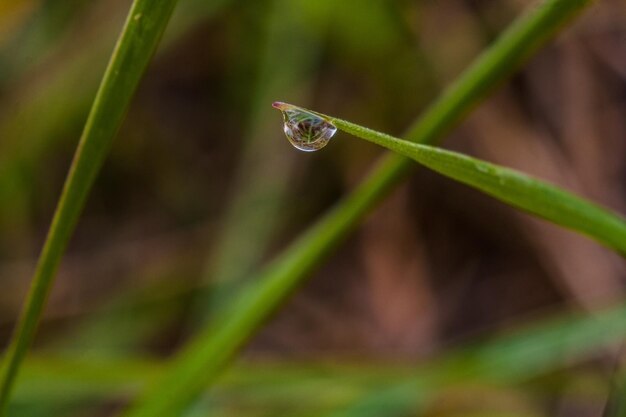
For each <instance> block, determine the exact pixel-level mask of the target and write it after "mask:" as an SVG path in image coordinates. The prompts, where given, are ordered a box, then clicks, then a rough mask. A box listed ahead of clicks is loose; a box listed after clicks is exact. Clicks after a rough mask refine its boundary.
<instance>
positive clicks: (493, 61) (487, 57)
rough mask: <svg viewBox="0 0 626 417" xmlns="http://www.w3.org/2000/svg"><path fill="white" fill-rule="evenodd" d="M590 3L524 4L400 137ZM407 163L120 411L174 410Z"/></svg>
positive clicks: (450, 114)
mask: <svg viewBox="0 0 626 417" xmlns="http://www.w3.org/2000/svg"><path fill="white" fill-rule="evenodd" d="M590 3H591V0H549V1H543V2H541V3H540V4H539V5H538V6H535V7H531V9H530V11H529V13H527V14H525V15H524V16H522V17H521V18H520V19H518V20H517V21H516V22H514V23H513V25H512V26H511V27H510V28H509V29H508V30H507V31H506V32H505V33H504V34H503V35H502V36H501V37H500V38H499V40H498V41H496V43H495V44H494V45H493V46H492V47H490V48H489V49H488V50H487V51H486V52H484V53H483V54H482V55H481V56H480V57H479V58H478V59H477V60H476V61H475V62H474V64H473V65H472V66H471V67H470V68H469V69H468V70H467V71H466V72H465V73H463V74H462V75H461V76H460V77H459V78H458V79H457V81H456V82H455V83H454V84H453V85H452V86H451V87H450V88H449V89H448V90H447V92H445V93H444V94H443V95H442V96H441V98H440V99H439V100H438V101H437V102H435V103H434V104H433V106H432V107H430V109H429V110H428V111H426V113H425V114H424V116H423V117H422V118H421V119H420V120H419V121H418V122H417V124H416V125H415V127H413V128H412V129H411V130H410V132H409V134H408V135H407V138H408V139H410V140H412V141H414V142H422V143H432V142H434V141H435V140H437V139H439V138H440V137H441V135H442V134H444V133H445V132H446V131H448V130H450V129H452V127H454V125H455V124H457V123H458V122H459V121H460V120H461V119H462V117H463V115H464V114H466V113H467V112H469V110H470V109H471V108H472V107H473V106H475V105H476V104H477V103H478V102H479V101H480V100H481V99H482V98H484V97H485V96H486V95H487V93H488V92H489V91H490V90H491V89H492V88H494V87H495V86H496V85H497V84H498V83H500V82H501V81H502V80H503V79H504V78H505V77H506V76H507V75H508V74H510V73H511V72H512V71H513V70H514V69H515V68H516V67H517V66H518V65H519V64H520V63H521V62H522V61H523V60H524V59H525V58H526V57H528V55H530V53H531V52H532V51H534V50H535V49H536V48H537V47H538V46H539V45H540V44H541V43H542V42H544V41H545V40H546V39H548V38H549V37H550V36H551V35H552V34H554V33H555V32H556V31H557V30H558V29H559V28H560V27H561V26H563V25H564V24H565V23H566V22H567V21H568V20H569V19H571V18H572V17H573V16H574V15H575V14H576V13H577V12H579V11H581V10H582V9H583V8H584V6H586V5H588V4H590ZM410 167H411V162H410V160H408V159H406V158H403V157H398V156H397V155H395V156H391V157H388V158H385V159H384V160H383V161H382V163H381V164H380V165H379V166H378V167H377V168H376V169H375V171H374V172H373V173H372V174H371V175H370V176H368V177H367V178H366V179H365V180H364V181H363V182H362V184H361V185H360V186H359V187H358V188H357V189H356V190H355V191H354V192H353V193H352V194H351V195H349V196H348V197H347V198H346V199H345V200H344V201H343V202H342V203H341V204H340V205H339V206H338V207H336V208H335V209H334V210H333V211H331V212H330V213H329V214H328V215H327V216H325V217H324V218H323V219H321V220H320V221H319V222H318V223H317V224H315V225H314V226H313V227H312V228H311V229H309V230H308V231H307V232H306V233H305V234H304V235H302V236H301V237H300V238H299V239H298V240H297V241H296V242H295V243H294V244H293V245H292V246H291V247H290V248H289V249H287V250H286V252H284V253H283V255H282V256H281V257H280V258H278V259H277V260H275V261H274V262H273V263H272V264H270V265H269V267H268V268H267V269H266V270H265V271H264V273H261V274H260V276H259V277H258V278H257V279H256V280H254V281H253V282H254V284H252V286H251V287H250V288H249V290H248V291H245V292H244V293H243V294H242V295H241V297H240V298H239V299H238V300H237V302H236V303H235V304H234V305H233V306H232V308H231V309H229V310H228V313H227V314H224V315H223V316H221V317H220V318H219V319H218V320H215V322H214V323H215V327H213V326H211V325H209V326H207V327H206V328H205V329H204V330H203V331H201V332H200V334H199V335H198V336H196V337H195V338H194V340H192V341H191V343H189V345H188V346H186V347H185V348H184V349H183V350H182V351H181V352H180V353H179V354H178V356H177V357H176V358H175V359H174V360H173V362H172V363H171V365H170V367H169V369H168V370H167V372H166V374H165V376H164V377H163V378H162V379H161V380H159V381H157V383H156V384H155V386H154V387H152V389H150V390H148V392H147V393H146V394H145V395H143V396H142V397H140V398H139V399H138V401H137V403H136V404H134V405H133V406H132V407H131V409H130V410H129V411H128V413H126V414H125V415H126V416H132V417H157V416H163V415H177V414H179V413H180V411H181V410H183V409H184V408H185V407H186V406H187V405H188V404H189V403H190V402H191V401H193V399H194V398H195V397H196V396H197V395H198V394H199V393H200V392H201V391H202V390H203V389H205V387H206V386H207V385H209V384H211V383H213V382H214V381H215V379H216V377H217V376H218V375H219V373H220V372H221V371H222V369H223V368H224V367H225V366H226V365H227V363H228V362H229V361H230V359H231V358H232V357H233V356H234V354H235V353H236V351H237V350H238V349H239V348H240V347H241V346H242V345H243V344H244V343H245V341H246V340H248V339H249V338H250V337H252V335H253V334H254V332H255V331H256V330H257V329H258V327H259V326H260V325H261V324H262V323H263V322H264V321H265V320H266V319H267V318H268V316H269V315H270V313H271V312H272V311H274V310H275V309H276V308H277V307H278V306H279V304H280V303H281V302H282V301H283V300H284V299H285V298H286V297H287V296H288V295H289V293H290V292H291V291H292V290H293V289H294V288H295V287H296V286H297V285H298V284H299V283H300V282H301V281H302V280H303V279H304V277H305V276H306V275H307V274H308V273H309V272H311V270H312V269H313V268H314V267H315V266H317V265H319V263H320V261H321V259H322V258H323V257H324V256H325V255H326V254H328V253H329V252H330V250H331V249H332V247H333V246H334V245H336V244H337V243H339V241H340V240H341V239H342V238H343V237H344V236H345V235H346V234H347V233H348V232H350V231H351V230H352V229H353V228H354V227H355V226H356V225H357V223H358V222H359V220H360V219H361V218H362V217H363V216H364V215H365V213H367V211H368V210H369V209H370V208H371V207H373V206H374V205H375V204H376V202H378V201H379V200H380V199H381V198H382V197H384V195H385V194H386V192H388V191H389V190H390V189H391V188H392V187H393V185H394V184H396V183H397V182H398V181H399V180H400V179H401V178H402V176H403V174H404V173H405V172H406V171H407V169H408V168H410Z"/></svg>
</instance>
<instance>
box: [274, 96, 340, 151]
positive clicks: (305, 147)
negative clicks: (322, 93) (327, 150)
mask: <svg viewBox="0 0 626 417" xmlns="http://www.w3.org/2000/svg"><path fill="white" fill-rule="evenodd" d="M272 107H274V108H276V109H278V110H280V111H281V112H282V113H283V120H284V125H283V130H284V131H285V135H286V136H287V139H289V142H291V144H292V145H293V146H294V147H295V148H296V149H299V150H301V151H305V152H313V151H317V150H319V149H322V148H323V147H324V146H326V144H327V143H328V141H329V140H330V138H332V137H333V136H334V135H335V133H336V132H337V128H336V127H335V125H333V124H332V123H331V122H330V121H329V120H327V119H326V118H324V117H322V116H320V115H317V114H315V113H312V112H310V111H306V110H303V109H301V108H299V107H296V106H292V105H291V104H287V103H281V102H280V101H277V102H275V103H274V104H272Z"/></svg>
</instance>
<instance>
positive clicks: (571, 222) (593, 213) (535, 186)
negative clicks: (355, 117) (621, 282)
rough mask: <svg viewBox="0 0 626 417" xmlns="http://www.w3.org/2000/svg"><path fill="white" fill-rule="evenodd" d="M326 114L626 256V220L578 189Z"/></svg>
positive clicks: (336, 122)
mask: <svg viewBox="0 0 626 417" xmlns="http://www.w3.org/2000/svg"><path fill="white" fill-rule="evenodd" d="M306 111H309V110H306ZM323 116H324V117H326V118H327V119H328V120H329V121H331V122H332V123H333V124H334V125H335V126H337V128H338V129H339V130H343V131H344V132H346V133H349V134H351V135H354V136H357V137H359V138H361V139H365V140H368V141H370V142H373V143H376V144H377V145H380V146H383V147H385V148H387V149H389V150H391V151H394V152H397V153H399V154H400V155H403V156H405V157H407V158H411V159H413V160H414V161H416V162H418V163H420V164H421V165H424V166H425V167H427V168H430V169H431V170H433V171H436V172H438V173H440V174H442V175H444V176H446V177H449V178H452V179H454V180H456V181H459V182H461V183H463V184H466V185H469V186H470V187H473V188H476V189H478V190H480V191H483V192H484V193H486V194H488V195H490V196H492V197H495V198H496V199H498V200H500V201H503V202H505V203H507V204H509V205H511V206H514V207H517V208H519V209H522V210H524V211H526V212H528V213H531V214H534V215H536V216H539V217H542V218H544V219H546V220H548V221H550V222H552V223H555V224H558V225H561V226H564V227H567V228H568V229H572V230H575V231H577V232H580V233H583V234H586V235H587V236H590V237H592V238H594V239H595V240H597V241H598V242H600V243H602V244H604V245H606V246H608V247H609V248H611V249H614V250H616V251H618V252H620V253H621V254H623V255H626V220H624V219H623V218H622V217H620V216H618V215H617V214H614V213H611V212H610V211H608V210H606V209H604V208H601V207H599V206H597V205H595V204H593V203H591V202H589V201H587V200H584V199H582V198H580V197H578V196H576V195H574V194H572V193H569V192H567V191H565V190H562V189H560V188H558V187H556V186H554V185H551V184H548V183H546V182H542V181H540V180H538V179H535V178H533V177H530V176H528V175H525V174H522V173H521V172H518V171H515V170H513V169H509V168H504V167H501V166H498V165H495V164H492V163H489V162H485V161H482V160H479V159H476V158H472V157H469V156H467V155H463V154H459V153H456V152H452V151H448V150H445V149H440V148H435V147H432V146H426V145H421V144H417V143H413V142H409V141H406V140H402V139H398V138H395V137H393V136H390V135H387V134H385V133H381V132H377V131H375V130H372V129H368V128H366V127H363V126H359V125H357V124H354V123H351V122H347V121H345V120H341V119H337V118H334V117H331V116H325V115H323Z"/></svg>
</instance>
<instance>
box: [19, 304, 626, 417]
mask: <svg viewBox="0 0 626 417" xmlns="http://www.w3.org/2000/svg"><path fill="white" fill-rule="evenodd" d="M516 328H517V329H516V330H514V331H512V332H507V334H502V335H498V336H494V337H492V338H490V339H488V340H482V341H481V342H471V343H466V344H465V343H464V344H461V345H459V346H457V347H456V348H453V349H452V350H450V351H447V352H446V353H444V354H442V355H440V356H438V357H436V358H434V359H431V360H430V361H429V362H428V363H427V364H422V365H417V366H407V365H406V364H404V365H403V364H401V363H394V364H384V363H378V364H371V363H368V364H365V363H364V364H358V363H355V364H350V365H346V364H340V365H337V364H335V363H271V362H270V363H267V362H262V363H248V364H246V363H244V364H241V365H238V366H235V367H233V368H232V369H231V370H229V371H228V372H227V373H226V374H225V375H224V378H222V379H221V380H220V382H219V383H218V384H217V385H216V387H215V389H216V391H215V392H214V395H211V396H208V397H209V399H213V398H217V399H220V400H219V402H222V401H223V399H226V405H228V404H229V403H232V404H233V405H235V406H244V407H246V406H248V407H249V405H248V404H250V403H256V404H258V399H259V398H262V399H263V403H264V404H272V403H273V400H280V399H281V398H282V399H288V401H289V402H290V403H292V404H297V406H298V408H299V409H312V410H313V409H316V407H320V406H321V407H322V409H326V410H330V409H335V408H336V407H341V406H343V407H345V406H346V405H349V404H351V403H352V402H355V400H356V401H358V405H357V404H355V405H354V407H352V406H349V407H348V408H344V409H343V410H342V411H341V412H338V413H337V414H335V413H333V414H332V415H333V416H334V417H338V416H340V415H341V416H348V415H355V416H358V415H367V413H365V412H363V410H364V409H365V410H371V411H374V410H377V411H379V412H383V413H382V414H383V415H390V414H391V412H392V411H393V410H397V411H398V412H399V414H400V415H406V414H407V413H408V411H409V410H411V409H413V408H414V407H415V406H416V405H417V400H418V397H419V398H423V399H424V400H425V401H428V400H429V399H430V398H432V397H431V395H432V394H434V393H436V392H437V391H439V390H440V389H442V388H445V387H446V386H449V385H454V384H456V383H459V382H462V383H472V382H479V383H485V382H486V383H494V382H495V383H501V384H518V383H523V382H524V381H527V380H528V379H530V378H536V377H538V376H541V375H546V374H550V373H553V372H554V371H555V370H557V369H561V368H563V367H566V366H569V365H571V364H574V363H578V362H580V361H581V360H583V359H585V358H589V357H590V355H592V354H594V353H595V354H598V353H601V352H602V349H605V348H608V347H611V346H614V345H616V344H617V343H619V342H620V341H621V340H623V334H624V333H625V332H626V305H625V304H623V303H622V304H619V305H616V306H613V307H610V308H606V309H602V310H599V311H596V312H594V313H593V314H587V313H582V312H567V313H564V314H563V313H559V314H557V315H554V316H546V317H541V318H540V319H539V320H537V321H536V322H534V323H527V324H521V325H519V326H516ZM481 339H482V338H481ZM163 370H164V369H163V366H162V364H161V362H156V361H151V360H146V359H139V358H131V357H129V358H102V357H101V358H97V359H96V358H88V359H86V358H80V357H76V356H74V355H72V356H66V355H62V356H55V355H50V354H47V355H45V356H44V355H37V356H30V357H28V358H27V360H26V361H25V363H24V368H23V371H22V372H21V373H20V377H19V380H18V383H17V389H16V391H15V396H14V398H13V401H14V402H16V403H22V404H23V403H29V402H33V401H40V402H44V403H45V402H46V401H54V400H60V399H62V398H63V397H66V398H67V397H68V393H71V395H70V397H71V398H72V399H76V398H79V399H80V398H90V399H91V400H92V401H93V400H94V399H98V398H100V399H105V398H109V399H110V398H111V397H114V396H128V395H131V394H133V393H135V392H137V391H141V390H144V389H145V387H146V386H148V384H149V381H151V380H154V379H155V378H157V377H158V376H159V374H160V373H161V372H162V371H163ZM619 376H620V377H623V375H622V374H620V375H619ZM390 398H393V400H394V401H393V402H391V403H390V401H389V399H390ZM359 400H363V401H364V402H361V401H359ZM366 405H369V407H366ZM370 407H371V408H370ZM357 410H360V412H362V413H363V414H359V413H357ZM211 411H213V410H211ZM207 413H208V412H207ZM317 415H319V414H317Z"/></svg>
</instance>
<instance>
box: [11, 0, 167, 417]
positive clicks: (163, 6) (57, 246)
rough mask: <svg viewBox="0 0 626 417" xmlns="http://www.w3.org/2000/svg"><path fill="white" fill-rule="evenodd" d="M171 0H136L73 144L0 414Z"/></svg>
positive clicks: (17, 332)
mask: <svg viewBox="0 0 626 417" xmlns="http://www.w3.org/2000/svg"><path fill="white" fill-rule="evenodd" d="M175 4H176V0H164V1H160V2H152V1H150V0H135V2H134V3H133V5H132V7H131V9H130V12H129V14H128V17H127V19H126V23H125V26H124V29H123V30H122V34H121V35H120V38H119V40H118V43H117V45H116V47H115V50H114V52H113V55H112V57H111V60H110V62H109V65H108V67H107V69H106V72H105V74H104V77H103V79H102V83H101V85H100V88H99V90H98V93H97V95H96V98H95V101H94V103H93V106H92V108H91V112H90V114H89V118H88V119H87V123H86V125H85V129H84V131H83V134H82V137H81V139H80V143H79V145H78V148H77V150H76V154H75V156H74V160H73V162H72V166H71V168H70V172H69V174H68V177H67V180H66V182H65V186H64V189H63V193H62V195H61V198H60V200H59V203H58V206H57V209H56V212H55V214H54V219H53V221H52V225H51V226H50V230H49V232H48V237H47V239H46V242H45V244H44V247H43V250H42V252H41V255H40V258H39V261H38V264H37V269H36V271H35V274H34V277H33V282H32V284H31V288H30V292H29V294H28V297H27V300H26V303H25V306H24V309H23V311H22V314H21V316H20V319H19V321H18V324H17V327H16V330H15V333H14V335H13V339H12V340H11V343H10V345H9V347H8V350H7V354H6V357H5V360H4V361H3V367H2V373H1V374H0V378H1V379H0V384H1V385H0V414H3V413H4V410H6V406H7V402H8V398H9V396H10V394H11V388H12V385H13V381H14V379H15V376H16V374H17V371H18V368H19V366H20V363H21V362H22V360H23V358H24V355H25V354H26V351H27V350H28V347H29V345H30V344H31V342H32V339H33V337H34V334H35V331H36V328H37V324H38V322H39V319H40V316H41V313H42V311H43V308H44V305H45V302H46V298H47V295H48V293H49V290H50V288H51V286H52V282H53V281H54V276H55V273H56V270H57V267H58V264H59V262H60V259H61V256H62V255H63V252H64V251H65V248H66V246H67V242H68V240H69V238H70V236H71V234H72V231H73V230H74V227H75V225H76V222H77V220H78V217H79V215H80V212H81V210H82V208H83V205H84V202H85V199H86V197H87V194H88V192H89V189H90V188H91V186H92V184H93V182H94V179H95V177H96V174H97V173H98V171H99V169H100V166H101V165H102V163H103V161H104V158H105V156H106V154H107V151H108V149H109V147H110V144H111V142H112V140H113V137H114V136H115V133H116V132H117V130H118V128H119V126H120V124H121V122H122V119H123V117H124V114H125V112H126V109H127V108H128V103H129V102H130V99H131V97H132V95H133V93H134V91H135V89H136V87H137V84H138V83H139V80H140V78H141V76H142V74H143V72H144V70H145V68H146V66H147V64H148V62H149V61H150V58H151V57H152V54H153V53H154V50H155V49H156V46H157V45H158V43H159V40H160V38H161V35H162V34H163V30H164V29H165V26H166V25H167V22H168V20H169V18H170V15H171V14H172V10H173V8H174V5H175Z"/></svg>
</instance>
